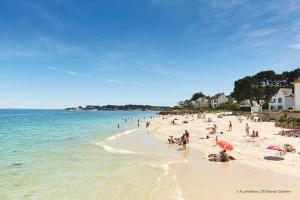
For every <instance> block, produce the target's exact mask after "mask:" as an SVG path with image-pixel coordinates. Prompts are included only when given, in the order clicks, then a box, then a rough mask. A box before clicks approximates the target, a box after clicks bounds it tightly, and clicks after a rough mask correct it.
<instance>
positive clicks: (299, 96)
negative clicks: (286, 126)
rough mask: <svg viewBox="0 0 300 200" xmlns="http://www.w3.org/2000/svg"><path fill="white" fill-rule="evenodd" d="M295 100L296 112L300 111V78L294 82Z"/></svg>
mask: <svg viewBox="0 0 300 200" xmlns="http://www.w3.org/2000/svg"><path fill="white" fill-rule="evenodd" d="M293 84H294V93H295V94H294V99H295V107H294V109H295V110H300V77H299V78H298V79H296V80H295V81H294V82H293Z"/></svg>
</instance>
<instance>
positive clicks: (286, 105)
mask: <svg viewBox="0 0 300 200" xmlns="http://www.w3.org/2000/svg"><path fill="white" fill-rule="evenodd" d="M299 83H300V80H299ZM296 85H297V83H295V86H296ZM298 87H299V86H298ZM299 92H300V91H299ZM294 106H295V99H294V95H293V90H292V89H291V88H280V89H279V90H278V92H277V94H276V95H274V96H273V97H272V99H271V102H270V103H269V110H289V109H294Z"/></svg>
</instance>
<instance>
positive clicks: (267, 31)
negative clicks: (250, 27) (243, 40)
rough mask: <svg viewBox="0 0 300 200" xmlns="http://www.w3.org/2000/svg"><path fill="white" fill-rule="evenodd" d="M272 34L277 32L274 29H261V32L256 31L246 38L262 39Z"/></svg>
mask: <svg viewBox="0 0 300 200" xmlns="http://www.w3.org/2000/svg"><path fill="white" fill-rule="evenodd" d="M274 32H278V30H276V29H263V30H256V31H253V32H250V33H248V34H247V36H248V37H264V36H268V35H270V34H272V33H274Z"/></svg>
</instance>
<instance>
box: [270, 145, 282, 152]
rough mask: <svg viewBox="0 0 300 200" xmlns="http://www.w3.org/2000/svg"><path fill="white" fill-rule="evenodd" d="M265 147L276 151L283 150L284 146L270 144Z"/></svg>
mask: <svg viewBox="0 0 300 200" xmlns="http://www.w3.org/2000/svg"><path fill="white" fill-rule="evenodd" d="M267 149H271V150H276V151H285V148H283V147H280V146H278V145H271V146H268V148H267Z"/></svg>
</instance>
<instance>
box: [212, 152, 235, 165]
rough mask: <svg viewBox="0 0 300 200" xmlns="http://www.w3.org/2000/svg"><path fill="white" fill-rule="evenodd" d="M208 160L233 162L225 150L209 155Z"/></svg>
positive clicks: (232, 158)
mask: <svg viewBox="0 0 300 200" xmlns="http://www.w3.org/2000/svg"><path fill="white" fill-rule="evenodd" d="M208 158H209V159H208V160H209V161H213V162H218V161H219V162H228V161H230V160H235V158H234V157H232V156H230V155H228V154H227V151H226V150H225V149H223V150H221V151H220V152H219V154H209V155H208Z"/></svg>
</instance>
